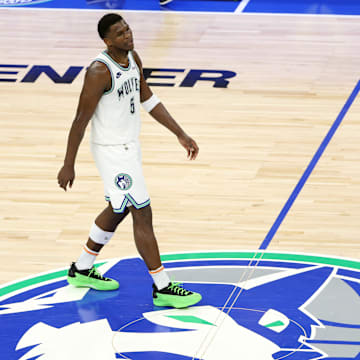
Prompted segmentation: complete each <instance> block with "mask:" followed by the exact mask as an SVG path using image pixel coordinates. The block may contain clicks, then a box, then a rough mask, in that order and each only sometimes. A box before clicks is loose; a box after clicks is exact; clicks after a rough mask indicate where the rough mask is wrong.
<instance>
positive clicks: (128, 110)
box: [91, 50, 141, 145]
mask: <svg viewBox="0 0 360 360" xmlns="http://www.w3.org/2000/svg"><path fill="white" fill-rule="evenodd" d="M128 59H129V66H128V67H127V68H125V67H122V66H121V65H120V64H118V63H117V62H115V60H113V59H112V58H111V57H110V55H109V54H108V53H107V51H106V50H105V51H103V52H102V53H100V54H99V55H98V57H97V58H96V59H95V60H94V61H100V62H102V63H104V64H105V65H106V66H107V67H108V69H109V71H110V74H111V89H110V90H109V91H107V92H105V93H104V94H103V96H102V97H101V98H100V101H99V103H98V105H97V107H96V109H95V112H94V115H93V116H92V118H91V142H93V143H95V144H100V145H118V144H128V143H130V142H134V141H137V140H138V137H139V133H140V126H141V123H140V71H139V68H138V66H137V64H136V62H135V60H134V58H133V55H132V52H131V51H129V53H128Z"/></svg>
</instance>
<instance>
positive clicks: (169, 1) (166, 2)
mask: <svg viewBox="0 0 360 360" xmlns="http://www.w3.org/2000/svg"><path fill="white" fill-rule="evenodd" d="M172 1H173V0H168V1H165V2H163V3H161V4H160V5H161V6H162V5H166V4H169V3H171V2H172Z"/></svg>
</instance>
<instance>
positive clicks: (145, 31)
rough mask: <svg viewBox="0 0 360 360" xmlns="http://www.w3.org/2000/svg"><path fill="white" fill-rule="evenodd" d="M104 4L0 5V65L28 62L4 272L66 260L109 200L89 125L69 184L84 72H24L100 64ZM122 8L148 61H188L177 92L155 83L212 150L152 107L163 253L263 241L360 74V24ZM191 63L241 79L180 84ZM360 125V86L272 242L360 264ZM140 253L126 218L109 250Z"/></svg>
mask: <svg viewBox="0 0 360 360" xmlns="http://www.w3.org/2000/svg"><path fill="white" fill-rule="evenodd" d="M103 13H104V11H75V10H74V11H63V10H57V11H49V10H41V11H36V10H31V9H16V10H15V9H13V10H10V9H2V10H0V23H1V29H2V31H1V36H0V48H1V63H2V64H16V65H21V64H24V65H25V64H26V65H28V67H27V68H17V69H16V71H18V74H17V75H16V76H15V77H14V75H11V74H10V75H8V76H10V77H11V76H13V78H16V79H17V81H16V82H1V85H0V103H1V106H0V128H1V141H0V209H1V212H0V238H1V249H0V254H1V261H0V283H5V282H8V281H13V280H16V279H19V278H21V277H24V276H28V275H31V274H35V273H39V272H43V271H49V270H51V269H54V268H58V267H65V266H67V265H68V264H69V263H70V262H71V261H73V260H75V259H76V258H77V256H78V255H79V253H80V251H81V246H82V244H83V243H84V241H85V239H86V238H87V236H88V231H89V228H90V225H91V223H92V221H93V219H94V217H95V216H96V214H97V213H98V212H99V211H100V210H101V209H102V208H103V207H104V206H105V205H106V204H105V202H104V200H103V188H102V183H101V180H100V178H99V176H98V173H97V170H96V168H95V165H94V164H93V161H92V158H91V154H90V151H89V137H88V134H87V136H86V139H84V141H83V144H82V146H81V148H80V151H79V155H78V159H77V165H76V175H77V177H76V180H75V183H74V186H73V188H72V189H71V190H70V191H68V192H66V193H65V192H64V191H62V190H61V189H60V188H59V187H58V185H57V180H56V175H57V172H58V170H59V168H60V167H61V165H62V161H63V157H64V152H65V146H66V138H67V133H68V130H69V127H70V125H71V122H72V120H73V117H74V113H75V110H76V105H77V100H78V95H79V92H80V89H81V85H82V79H83V75H84V70H82V71H81V73H80V74H79V76H78V77H77V78H76V79H75V80H74V82H73V83H72V84H56V83H54V82H53V81H52V80H51V79H49V78H48V77H47V76H46V75H44V74H42V75H41V76H40V77H39V78H38V79H37V81H35V82H33V83H25V82H21V79H22V78H23V77H24V76H25V74H26V73H27V72H28V71H29V69H30V68H31V66H32V65H50V66H51V67H52V68H53V69H55V70H56V71H57V72H58V73H59V74H64V72H65V71H66V70H67V69H68V68H69V66H84V67H85V66H87V65H88V64H89V62H90V60H91V59H93V58H94V57H95V56H96V55H97V53H98V52H99V51H101V50H102V49H103V44H102V42H101V41H100V39H99V38H98V35H97V33H96V24H97V21H98V19H99V18H100V17H101V16H102V14H103ZM123 15H124V17H125V19H126V20H127V21H128V23H129V24H130V25H131V27H132V29H133V32H134V37H135V47H136V50H137V51H138V52H139V54H140V56H141V57H142V60H143V64H144V66H145V67H147V68H162V69H169V68H170V69H185V72H184V73H172V74H171V75H176V78H175V80H174V82H175V86H174V87H153V91H154V92H155V93H156V94H157V95H158V96H159V97H160V98H161V99H162V101H163V102H164V104H165V105H166V106H167V108H168V109H169V111H170V112H171V113H172V114H173V115H174V117H175V118H176V119H177V121H178V122H180V123H181V124H182V126H183V127H184V128H185V129H186V131H187V132H188V133H189V134H190V135H191V136H193V137H194V138H195V139H196V140H197V142H198V144H199V146H200V154H199V157H198V159H197V160H196V161H195V162H189V161H187V160H186V156H185V152H184V151H183V149H182V148H181V147H180V145H179V144H178V143H177V141H176V138H175V137H174V136H173V135H171V134H170V133H169V132H168V131H167V130H165V129H164V128H162V127H161V125H159V124H157V123H156V122H155V121H154V120H152V119H151V118H150V117H149V116H148V115H147V114H145V113H143V128H142V135H141V141H142V148H143V162H144V172H145V176H146V180H147V186H148V190H149V192H150V195H151V200H152V207H153V212H154V225H155V230H156V234H157V238H158V241H159V244H160V249H161V252H163V253H165V252H175V251H176V252H179V251H195V250H220V249H221V250H244V249H253V250H256V249H257V248H258V247H259V246H260V244H261V243H262V241H263V240H264V238H265V237H266V235H267V234H268V232H269V229H270V228H271V226H272V225H273V223H274V221H275V219H276V218H277V216H278V214H279V212H280V211H281V209H282V208H283V206H284V204H285V203H286V201H287V200H288V198H289V196H290V194H291V192H292V191H293V189H294V188H295V186H296V184H297V183H298V181H299V179H300V178H301V176H302V174H303V173H304V171H305V170H306V167H307V166H308V164H309V162H310V161H311V159H312V158H313V156H314V154H315V153H316V151H317V149H318V147H319V145H320V144H321V142H322V141H323V139H324V138H325V136H326V134H327V132H328V131H329V129H330V128H331V126H332V124H333V123H334V121H335V119H336V118H337V117H338V115H339V114H340V111H341V109H342V107H343V106H344V104H345V103H346V101H347V99H348V98H349V96H350V94H351V92H352V91H353V89H354V88H355V86H356V84H357V82H358V80H359V79H360V70H359V66H358V65H359V63H358V59H359V55H360V45H359V41H358V38H359V34H360V24H359V21H358V19H357V18H352V17H337V16H286V15H233V14H231V15H226V14H183V13H158V12H153V13H146V12H123ZM191 69H202V70H229V71H234V72H236V73H237V75H236V77H235V78H232V79H230V83H229V86H228V88H214V87H212V85H213V83H212V82H206V81H199V82H197V83H196V84H195V86H193V87H181V86H179V85H180V83H181V81H182V80H183V79H184V77H185V76H186V74H187V73H188V71H190V70H191ZM1 70H6V69H4V68H2V69H1ZM7 70H9V69H7ZM168 75H169V74H168ZM3 76H4V77H5V76H7V75H3ZM159 81H163V82H166V81H167V80H159ZM171 81H173V80H171ZM359 134H360V101H359V97H357V98H356V99H355V101H354V103H353V104H352V106H351V107H350V108H349V109H348V112H347V114H346V116H345V117H344V119H343V121H342V123H341V125H340V127H339V128H338V130H337V131H336V133H335V134H334V137H333V138H332V139H331V141H330V143H329V145H328V146H327V148H326V149H325V151H324V153H323V154H322V156H321V157H320V160H319V162H318V163H317V165H316V166H315V168H314V170H313V172H312V173H311V176H310V177H309V179H308V180H307V181H306V183H305V185H304V187H303V189H302V190H301V192H300V193H299V195H298V197H297V199H296V200H295V202H294V203H293V205H292V207H291V209H290V211H289V212H288V214H287V215H286V216H285V217H284V220H283V222H282V224H281V225H280V227H279V229H278V230H277V231H276V233H275V235H274V237H273V239H272V241H271V243H270V246H269V249H270V250H281V251H290V252H306V253H315V254H326V255H336V256H343V257H351V258H354V259H360V242H359V238H360V227H359V219H360V166H359V153H360V135H359ZM136 254H137V252H136V249H135V246H134V242H133V237H132V226H131V219H130V218H128V219H127V220H126V221H125V222H124V223H123V224H122V225H121V226H120V228H119V229H118V231H117V234H116V236H115V237H114V238H113V240H112V241H111V242H110V243H109V244H108V245H107V247H106V248H105V249H104V250H103V251H102V253H101V255H100V259H102V258H112V257H122V256H129V255H136Z"/></svg>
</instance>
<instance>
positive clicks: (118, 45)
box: [57, 20, 199, 270]
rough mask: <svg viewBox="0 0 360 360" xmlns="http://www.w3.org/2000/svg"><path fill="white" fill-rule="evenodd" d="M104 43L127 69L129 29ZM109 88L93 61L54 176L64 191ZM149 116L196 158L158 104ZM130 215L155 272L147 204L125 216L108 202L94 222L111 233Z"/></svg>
mask: <svg viewBox="0 0 360 360" xmlns="http://www.w3.org/2000/svg"><path fill="white" fill-rule="evenodd" d="M104 42H105V44H106V46H107V51H108V54H109V55H110V56H111V57H112V58H113V59H114V60H115V61H116V62H118V63H119V64H121V65H123V66H128V64H129V63H128V61H129V60H128V52H129V51H133V49H134V42H133V36H132V32H131V29H130V27H129V25H128V24H127V23H126V22H125V21H124V20H121V21H119V22H117V23H115V24H113V25H112V26H111V27H110V28H109V31H108V33H107V34H106V37H105V39H104ZM133 55H134V59H135V61H136V63H137V64H138V67H139V69H140V74H141V76H140V101H141V102H144V101H146V100H148V99H149V98H150V97H151V96H152V95H153V93H152V91H151V89H150V88H149V86H148V85H147V83H146V81H145V78H144V75H143V69H142V63H141V60H140V57H139V55H138V54H137V53H136V52H135V51H133ZM111 85H112V84H111V74H110V72H109V70H108V68H107V67H106V65H105V64H103V63H101V62H96V61H95V62H94V63H92V64H91V65H90V67H89V68H88V70H87V72H86V75H85V80H84V85H83V88H82V91H81V94H80V99H79V104H78V108H77V111H76V116H75V119H74V121H73V123H72V126H71V129H70V132H69V136H68V143H67V149H66V155H65V159H64V165H63V167H62V168H61V169H60V171H59V173H58V176H57V178H58V184H59V186H60V187H61V188H63V189H64V190H65V191H66V190H67V187H68V186H69V188H71V187H72V185H73V183H74V179H75V159H76V155H77V152H78V149H79V146H80V143H81V141H82V139H83V137H84V134H85V130H86V127H87V125H88V123H89V121H90V119H91V117H92V115H93V113H94V111H95V109H96V106H97V104H98V102H99V100H100V98H101V97H102V95H103V94H104V92H105V91H107V90H109V89H110V88H111ZM150 115H151V116H152V117H153V118H154V119H155V120H156V121H158V122H159V123H160V124H162V125H164V126H165V127H166V128H167V129H169V130H170V131H171V132H172V133H173V134H174V135H175V136H176V137H177V139H178V141H179V143H180V144H181V145H182V146H183V147H184V148H185V150H186V152H187V156H188V159H190V160H195V159H196V157H197V155H198V153H199V148H198V146H197V144H196V142H195V141H194V140H193V139H192V138H191V137H190V136H188V135H187V134H186V133H185V132H184V130H183V129H182V128H181V127H180V125H179V124H178V123H177V122H176V121H175V120H174V119H173V117H172V116H171V115H170V114H169V113H168V111H167V110H166V108H165V106H164V105H163V104H162V103H159V104H157V105H156V106H155V107H154V109H152V111H151V112H150ZM129 212H131V215H132V218H133V228H134V238H135V244H136V247H137V249H138V251H139V253H140V255H141V257H142V258H143V259H144V261H145V263H146V265H147V267H148V269H149V270H155V269H157V268H159V267H160V266H161V260H160V253H159V248H158V244H157V241H156V237H155V234H154V230H153V224H152V210H151V206H150V205H149V206H146V207H144V208H142V209H136V208H135V207H133V206H130V207H129V208H127V209H126V211H125V212H124V213H122V214H117V213H114V212H113V209H112V207H111V204H110V203H109V205H108V206H107V207H106V208H105V209H104V210H103V211H102V212H101V213H100V214H99V215H98V216H97V218H96V219H95V223H96V225H98V226H99V227H100V228H101V229H103V230H104V231H109V232H114V231H115V230H116V228H117V226H118V225H119V224H120V223H121V222H122V221H123V220H124V219H125V217H126V216H127V215H128V213H129ZM86 245H87V246H88V248H89V249H91V250H94V251H97V252H98V251H100V250H101V248H102V245H100V244H97V243H95V242H94V241H92V239H91V238H89V239H88V242H87V244H86Z"/></svg>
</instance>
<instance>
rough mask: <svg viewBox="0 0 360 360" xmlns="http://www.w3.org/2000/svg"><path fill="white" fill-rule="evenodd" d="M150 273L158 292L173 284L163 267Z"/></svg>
mask: <svg viewBox="0 0 360 360" xmlns="http://www.w3.org/2000/svg"><path fill="white" fill-rule="evenodd" d="M149 273H150V275H151V277H152V278H153V281H154V283H155V285H156V287H157V288H158V290H161V289H164V288H166V287H167V286H168V285H169V283H170V282H171V281H170V278H169V276H168V274H167V273H166V271H165V268H164V266H163V265H161V266H160V267H159V268H158V269H155V270H151V271H149Z"/></svg>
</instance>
